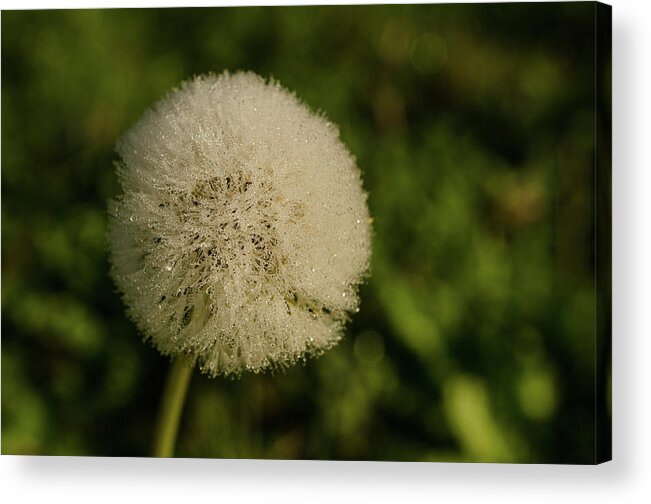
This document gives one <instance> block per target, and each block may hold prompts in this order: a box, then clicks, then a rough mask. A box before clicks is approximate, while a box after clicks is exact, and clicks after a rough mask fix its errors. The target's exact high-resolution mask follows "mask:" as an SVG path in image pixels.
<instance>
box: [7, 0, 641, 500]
mask: <svg viewBox="0 0 651 504" xmlns="http://www.w3.org/2000/svg"><path fill="white" fill-rule="evenodd" d="M225 3H226V4H228V5H233V4H246V3H247V2H225ZM248 3H249V4H254V5H255V4H257V5H262V4H269V5H274V4H278V3H280V4H301V3H308V2H300V1H299V2H296V1H294V2H269V1H267V2H264V1H258V2H255V1H254V2H248ZM321 3H344V2H327V1H326V2H321ZM356 3H372V2H363V1H358V2H356ZM393 3H402V2H395V0H394V2H393ZM610 3H611V4H612V5H613V60H614V61H613V118H614V120H613V140H614V154H613V346H614V352H613V353H614V356H613V410H614V433H613V437H614V446H613V453H614V462H610V463H607V464H603V465H601V466H597V467H582V466H531V465H530V466H516V465H491V464H417V463H403V464H396V463H384V462H364V463H362V462H359V463H340V462H278V461H274V462H270V461H242V460H152V459H106V458H105V459H102V458H75V457H10V456H3V457H1V458H0V502H11V503H13V502H33V501H41V502H47V503H48V504H49V503H51V502H89V501H91V500H92V501H93V502H100V503H111V504H121V503H122V502H132V501H140V502H142V503H145V502H147V503H149V502H155V503H156V504H158V503H163V502H176V503H180V502H215V501H222V502H265V503H266V502H283V503H284V502H304V503H312V502H314V503H318V502H327V503H335V504H336V503H338V502H361V503H366V502H391V503H392V504H394V503H398V504H406V503H411V502H418V501H427V502H442V503H445V504H448V503H452V502H454V503H456V502H462V503H465V502H472V503H475V502H477V501H479V502H482V503H483V502H499V503H511V502H518V503H521V502H523V501H524V502H527V503H538V502H540V503H545V504H549V503H553V504H555V503H557V502H561V503H562V502H576V503H583V502H591V503H602V502H604V503H605V502H607V503H612V502H618V503H636V502H645V503H649V502H651V462H650V460H651V387H650V386H651V338H650V336H651V331H650V326H651V325H650V324H649V314H651V298H650V296H649V295H648V291H647V289H648V288H649V287H651V275H650V271H651V266H650V264H651V263H650V262H649V259H651V240H650V232H651V219H650V218H651V176H650V175H649V173H650V172H651V156H650V154H649V153H650V152H651V151H650V147H651V124H650V122H649V119H650V118H651V107H650V106H649V105H650V101H651V100H650V98H649V96H650V94H651V76H650V72H649V63H650V62H651V16H650V15H649V12H650V9H649V5H651V2H648V0H639V1H634V0H613V1H612V2H610ZM211 4H212V5H215V2H205V1H204V2H192V3H191V5H211ZM137 5H140V6H178V5H181V3H180V2H179V1H171V2H170V1H164V2H161V1H151V0H150V1H144V2H143V1H138V2H137ZM0 6H1V7H2V9H9V8H12V9H16V8H21V9H24V8H54V7H58V8H60V7H99V6H101V7H117V6H133V5H130V4H129V2H126V1H122V2H89V1H86V2H83V1H82V2H79V1H75V2H67V3H66V4H62V3H61V2H51V1H50V2H43V1H40V2H38V1H23V2H15V1H14V2H8V1H5V0H0Z"/></svg>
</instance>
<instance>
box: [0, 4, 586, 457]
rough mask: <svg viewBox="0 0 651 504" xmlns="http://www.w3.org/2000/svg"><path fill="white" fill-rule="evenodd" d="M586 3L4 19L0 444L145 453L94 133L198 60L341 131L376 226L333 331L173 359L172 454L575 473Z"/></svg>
mask: <svg viewBox="0 0 651 504" xmlns="http://www.w3.org/2000/svg"><path fill="white" fill-rule="evenodd" d="M593 15H594V5H593V4H591V3H584V4H546V5H545V4H501V5H498V4H496V5H490V4H484V5H435V6H373V7H369V6H365V7H307V8H305V7H300V8H287V7H282V8H228V9H227V8H223V9H157V10H94V11H32V12H6V11H5V12H3V13H2V452H3V453H5V454H58V455H119V456H144V455H147V454H148V453H149V452H150V446H151V438H152V432H153V426H154V424H155V417H156V413H157V408H158V403H159V396H160V392H161V390H162V387H163V383H164V379H165V375H166V371H167V368H168V361H167V360H166V359H165V358H163V357H161V356H160V355H159V354H158V353H157V352H156V351H155V350H154V349H153V348H151V347H150V346H149V345H145V344H143V343H142V341H141V336H140V335H139V334H138V333H137V331H136V329H135V327H134V325H133V324H132V323H131V322H130V321H129V320H128V319H126V317H125V313H124V308H123V306H122V303H121V300H120V298H119V296H118V295H117V294H116V293H115V289H114V287H113V285H112V282H111V280H110V278H109V277H108V264H107V251H106V243H105V233H106V201H107V199H109V198H111V197H113V196H115V195H116V194H117V193H118V191H119V189H118V186H117V180H116V177H115V175H114V170H113V162H114V161H115V159H116V155H115V154H114V152H113V147H114V144H115V139H116V137H117V136H118V135H119V134H120V133H121V132H122V131H124V130H125V129H126V128H127V127H128V126H129V125H130V124H132V123H133V122H134V121H135V120H136V119H137V118H138V117H139V116H140V115H141V114H142V112H143V111H144V110H145V109H146V108H147V107H148V106H149V105H151V104H152V103H153V102H154V101H155V100H156V99H158V98H159V97H161V96H162V95H163V94H164V93H166V92H167V91H169V90H170V89H171V88H172V87H173V86H175V85H177V84H178V83H179V82H180V81H181V80H183V79H185V78H188V77H189V76H191V75H193V74H197V73H204V72H208V71H213V72H221V71H222V70H224V69H230V70H237V69H249V70H253V71H255V72H257V73H260V74H262V75H265V76H268V75H273V76H274V77H275V78H277V79H278V80H279V81H280V82H281V83H283V84H284V85H285V86H286V87H288V88H289V89H291V90H294V91H296V93H297V95H298V96H299V97H301V98H302V99H304V100H305V101H306V102H307V103H308V104H309V105H310V106H311V107H312V108H314V109H321V110H323V111H324V112H325V113H326V114H327V115H328V116H329V117H330V118H331V119H332V120H333V121H334V122H336V123H338V124H339V125H340V126H341V135H342V138H343V140H344V142H345V143H346V144H347V145H348V146H349V147H350V149H351V150H352V152H353V153H354V154H355V155H356V156H357V159H358V164H359V166H360V168H361V170H362V171H363V174H364V182H365V187H366V189H367V190H368V191H369V193H370V198H369V204H370V210H371V214H372V215H373V217H374V219H375V223H374V227H375V241H374V251H373V263H372V276H371V278H370V280H369V282H368V283H367V284H366V285H365V286H364V287H363V288H362V292H361V297H362V308H361V311H360V313H358V314H357V315H356V316H355V317H354V320H353V322H352V323H351V324H350V325H349V327H348V332H347V335H346V338H345V340H344V341H343V342H342V343H341V344H340V345H338V346H337V347H336V348H335V349H333V350H331V351H329V352H328V353H327V354H325V355H324V356H323V357H320V358H318V359H314V360H309V361H308V362H307V363H306V364H305V365H304V366H301V365H298V366H295V367H293V368H290V369H289V370H287V372H285V373H282V374H278V375H276V376H272V375H268V374H266V375H245V376H243V377H242V378H241V379H239V380H230V379H221V378H218V379H208V378H206V377H204V376H201V375H200V374H199V373H195V375H194V377H193V381H192V383H191V386H190V391H189V396H188V401H187V403H186V410H185V414H184V417H183V420H182V425H181V429H180V433H179V440H178V445H177V455H178V456H183V457H227V458H231V457H246V458H317V459H371V460H417V461H495V462H504V461H506V462H565V463H586V462H592V461H593V460H594V444H595V436H596V434H595V411H594V404H595V382H594V376H595V350H596V348H595V341H594V333H595V277H594V266H595V261H594V245H593V239H594V234H595V229H594V214H593V208H594V199H593V198H594V194H593V193H594V185H593V182H594V176H593V162H594V148H595V145H594V144H595V141H594V125H595V112H594V100H595V95H594V73H595V61H594V31H593V30H594V18H593Z"/></svg>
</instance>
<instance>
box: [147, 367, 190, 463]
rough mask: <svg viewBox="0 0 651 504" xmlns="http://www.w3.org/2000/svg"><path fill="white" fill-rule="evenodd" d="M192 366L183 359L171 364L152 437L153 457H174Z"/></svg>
mask: <svg viewBox="0 0 651 504" xmlns="http://www.w3.org/2000/svg"><path fill="white" fill-rule="evenodd" d="M192 369H193V366H191V365H190V364H188V362H187V361H186V360H184V359H183V358H180V357H179V358H177V359H175V360H174V361H173V362H172V366H171V367H170V371H169V375H168V376H167V383H165V391H164V392H163V401H162V403H161V406H160V410H159V412H158V423H157V425H156V434H155V437H154V451H153V455H154V457H172V456H173V455H174V444H175V442H176V434H177V432H178V430H179V422H180V420H181V413H182V411H183V403H184V402H185V396H186V393H187V391H188V384H189V383H190V378H191V377H192Z"/></svg>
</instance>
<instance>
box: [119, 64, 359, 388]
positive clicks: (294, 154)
mask: <svg viewBox="0 0 651 504" xmlns="http://www.w3.org/2000/svg"><path fill="white" fill-rule="evenodd" d="M117 151H118V154H119V155H120V158H121V161H120V162H119V163H118V166H117V172H118V176H119V179H120V182H121V185H122V189H123V194H122V195H121V196H119V197H118V198H117V199H116V200H115V201H113V202H112V203H111V209H110V213H109V215H110V227H109V243H110V248H111V263H112V268H111V272H112V276H113V278H114V280H115V282H116V284H117V286H118V288H119V290H120V291H121V293H122V295H123V299H124V301H125V304H126V306H127V310H128V312H129V314H130V316H131V317H132V318H133V320H134V321H135V322H136V324H137V325H138V327H139V329H140V330H141V332H142V333H143V334H144V335H145V337H146V338H147V339H148V340H150V341H151V342H152V343H153V344H154V345H155V346H156V347H157V348H158V349H159V350H160V351H161V352H162V353H163V354H165V355H171V356H177V355H185V356H186V357H187V358H190V359H191V360H193V361H195V362H197V363H198V365H199V367H200V369H201V370H202V371H204V372H205V373H207V374H209V375H212V376H214V375H217V374H238V373H240V372H241V371H242V370H251V371H254V372H258V371H261V370H263V369H265V368H268V367H271V366H279V367H284V366H286V365H289V364H292V363H295V362H296V361H297V360H303V359H304V358H305V356H306V355H315V354H319V353H321V352H323V351H325V350H326V349H328V348H330V347H332V346H333V345H335V344H336V343H337V342H338V341H339V340H340V339H341V337H342V330H343V327H344V324H345V322H346V321H347V319H348V317H349V314H350V313H354V312H356V311H357V310H358V307H359V298H358V295H357V289H356V288H357V286H358V285H359V284H360V283H361V282H362V281H363V279H364V277H365V275H366V274H367V271H368V267H369V256H370V241H371V229H370V218H369V215H368V208H367V205H366V194H365V193H364V190H363V188H362V182H361V178H360V172H359V170H358V168H357V167H356V165H355V162H354V160H353V158H352V156H351V155H350V154H349V152H348V151H347V149H346V148H345V146H344V145H343V144H342V142H341V141H340V139H339V133H338V131H337V129H336V128H334V127H333V126H332V125H331V124H330V123H328V122H327V120H326V119H325V118H323V117H322V116H320V115H316V114H314V113H312V112H311V111H310V110H309V109H308V108H307V107H306V106H305V105H304V104H302V103H301V102H300V101H299V100H298V99H297V98H296V97H295V96H294V95H293V94H291V93H290V92H288V91H287V90H285V89H284V88H282V87H281V86H280V85H279V84H278V83H276V82H275V81H270V82H266V81H265V80H264V79H262V78H261V77H259V76H257V75H255V74H252V73H236V74H228V73H224V74H222V75H219V76H213V75H211V76H202V77H197V78H195V79H193V80H190V81H187V82H185V83H183V84H182V85H181V86H180V87H179V88H178V89H176V90H174V91H172V92H171V93H170V94H169V95H168V96H166V97H165V98H163V99H162V100H161V101H159V102H158V103H157V104H156V105H154V107H153V108H152V109H151V110H149V111H148V112H146V113H145V115H144V116H143V117H142V118H141V119H140V120H139V121H138V122H137V123H136V124H135V125H134V126H132V127H131V129H129V130H128V131H127V132H126V134H125V135H124V136H123V137H122V138H121V140H120V141H119V142H118V147H117ZM125 215H126V216H129V217H127V218H125V217H124V216H125ZM360 223H369V225H361V226H360ZM171 265H174V267H172V266H171ZM342 285H344V286H346V289H345V290H346V292H347V293H348V295H346V294H345V293H344V295H343V296H342V295H341V286H342Z"/></svg>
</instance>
